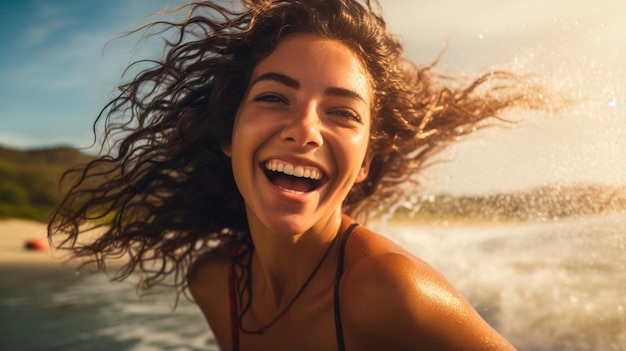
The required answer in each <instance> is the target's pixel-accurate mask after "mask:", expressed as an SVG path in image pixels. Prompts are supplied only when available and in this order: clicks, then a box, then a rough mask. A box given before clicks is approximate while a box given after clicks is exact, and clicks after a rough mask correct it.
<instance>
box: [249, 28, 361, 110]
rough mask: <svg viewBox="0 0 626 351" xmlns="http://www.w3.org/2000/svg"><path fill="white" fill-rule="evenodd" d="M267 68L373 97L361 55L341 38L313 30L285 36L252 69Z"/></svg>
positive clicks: (260, 71) (261, 70)
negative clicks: (340, 39)
mask: <svg viewBox="0 0 626 351" xmlns="http://www.w3.org/2000/svg"><path fill="white" fill-rule="evenodd" d="M267 72H276V73H281V74H285V75H288V76H290V77H292V78H294V79H296V80H298V81H299V82H300V83H301V84H304V85H306V84H307V83H310V84H320V85H325V86H336V87H340V88H347V89H350V90H355V91H357V92H358V93H359V94H361V95H362V96H363V97H365V98H367V100H368V102H371V99H372V85H371V84H370V75H369V73H368V71H367V69H366V68H365V65H364V64H363V62H362V60H361V58H360V57H359V56H358V55H357V54H355V52H354V51H353V50H352V49H351V48H350V47H348V46H347V45H346V44H344V43H342V42H341V41H338V40H334V39H327V38H322V37H319V36H316V35H313V34H293V35H290V36H287V37H285V38H284V39H283V40H282V41H281V42H280V43H279V44H278V45H277V46H276V48H275V49H274V51H272V52H271V53H270V54H269V55H268V56H267V57H265V58H264V59H262V60H261V61H259V63H258V64H257V66H256V67H255V69H254V71H253V73H252V77H251V78H252V79H251V81H253V80H254V79H255V78H256V77H258V76H260V75H262V74H265V73H267Z"/></svg>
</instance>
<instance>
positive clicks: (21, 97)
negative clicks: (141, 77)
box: [0, 0, 626, 189]
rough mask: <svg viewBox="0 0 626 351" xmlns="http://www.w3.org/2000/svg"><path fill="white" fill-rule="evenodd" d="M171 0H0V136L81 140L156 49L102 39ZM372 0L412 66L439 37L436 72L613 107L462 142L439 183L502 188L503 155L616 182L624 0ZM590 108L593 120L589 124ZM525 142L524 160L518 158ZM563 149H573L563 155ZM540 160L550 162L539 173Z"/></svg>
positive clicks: (25, 140) (429, 56)
mask: <svg viewBox="0 0 626 351" xmlns="http://www.w3.org/2000/svg"><path fill="white" fill-rule="evenodd" d="M181 2H182V0H175V1H174V2H172V1H169V0H107V1H93V0H23V1H2V2H0V33H1V34H0V47H1V48H2V50H1V53H0V145H5V146H10V147H17V148H36V147H47V146H54V145H71V146H76V147H85V146H88V145H89V144H90V142H91V125H92V123H93V121H94V119H95V117H96V116H97V114H98V112H99V111H100V109H101V108H102V107H103V106H104V105H105V104H106V102H107V101H108V99H109V98H110V97H111V96H112V92H113V91H114V88H115V85H116V83H118V82H119V79H120V77H121V74H122V72H123V70H124V68H125V67H126V66H127V65H128V64H129V63H130V62H132V61H135V60H138V59H141V58H144V57H145V56H148V57H151V56H154V55H155V54H157V53H158V52H159V50H158V48H159V46H160V43H159V42H158V41H156V42H148V43H147V44H143V45H140V46H135V43H136V42H137V40H138V39H139V38H140V37H138V36H133V37H130V38H125V39H120V40H112V39H114V38H116V37H117V36H119V35H120V34H122V33H123V32H124V31H127V30H131V29H134V28H136V27H138V26H140V25H141V24H144V23H147V22H149V21H150V20H153V19H154V17H151V18H147V17H146V16H148V15H150V14H152V13H154V12H156V11H159V10H163V9H166V8H167V7H168V6H169V7H170V8H171V7H175V6H176V5H177V4H180V3H181ZM381 3H382V7H383V10H384V12H385V14H386V17H387V20H388V22H389V24H390V26H391V28H392V29H393V30H394V31H395V32H397V33H398V34H399V35H400V36H401V38H402V40H403V42H404V43H405V44H406V50H407V53H408V54H409V55H410V56H411V57H412V58H414V59H415V60H417V62H418V63H421V64H427V63H430V62H431V61H432V60H433V59H434V58H435V57H436V56H437V54H438V53H439V52H440V51H441V49H442V48H443V46H444V44H445V43H448V49H447V51H446V54H445V56H444V60H443V62H442V65H441V68H442V69H446V70H449V71H451V72H455V73H462V74H471V73H475V72H478V71H484V70H486V69H488V68H490V67H492V66H497V67H503V68H514V69H516V70H520V71H522V72H535V71H537V72H539V73H542V74H543V73H545V74H546V76H547V77H550V78H551V79H554V85H556V86H566V88H568V89H570V90H575V89H580V91H581V93H580V95H581V96H587V95H589V96H591V95H593V99H594V101H597V102H598V104H599V106H604V107H606V106H607V105H610V104H611V103H613V104H614V105H615V104H618V106H613V108H612V109H611V110H606V111H605V110H601V111H600V110H598V107H597V106H595V105H594V106H595V107H594V106H587V107H585V108H583V109H579V111H578V113H577V114H572V116H568V117H567V118H561V119H551V120H543V121H541V122H539V121H535V123H533V124H531V126H530V127H526V128H519V130H517V131H514V132H507V133H502V132H501V131H500V132H495V134H492V135H491V134H487V135H486V136H484V137H482V138H478V139H476V140H475V141H472V142H467V143H466V144H464V146H462V147H460V148H459V150H458V151H457V153H455V154H454V155H453V156H451V157H457V156H458V158H459V159H461V160H462V161H460V162H455V163H453V164H451V165H450V166H448V167H449V168H448V169H446V170H444V171H442V172H444V173H445V174H454V175H456V176H452V177H451V176H446V177H443V178H444V180H443V181H441V180H440V183H445V184H446V185H445V186H448V187H451V188H454V187H459V188H463V187H465V188H469V187H472V188H474V189H480V188H481V187H480V186H478V185H477V184H480V183H481V182H482V183H484V184H485V186H487V187H488V186H492V187H493V184H494V180H492V179H489V177H485V174H490V173H496V177H497V180H498V181H499V183H503V181H502V180H503V179H508V183H507V184H508V186H511V185H512V184H514V183H515V184H517V183H519V182H521V181H522V179H520V178H519V176H517V177H516V174H518V173H520V172H519V171H517V172H513V173H512V172H509V173H507V171H506V170H505V169H506V168H507V167H508V168H510V163H508V162H509V161H508V160H510V159H511V157H514V158H515V159H516V162H517V166H516V167H517V168H518V169H521V170H522V173H524V170H525V171H526V173H532V174H539V176H537V177H536V179H535V182H541V181H543V180H542V179H544V180H545V179H546V178H550V177H557V176H558V177H562V176H565V177H570V178H575V177H579V178H581V177H582V178H581V179H582V180H586V179H596V178H602V177H605V178H606V177H607V176H606V174H611V176H610V179H609V181H610V182H614V181H619V182H625V183H626V168H624V167H623V166H619V163H620V162H622V161H624V163H623V164H626V156H624V154H625V153H626V152H625V151H623V149H624V148H626V141H625V140H626V132H624V130H626V122H625V121H626V119H625V118H624V113H623V112H622V113H617V112H615V111H617V110H618V108H619V107H620V106H621V105H619V104H622V105H623V102H624V95H626V87H625V86H624V81H625V80H626V79H624V76H626V73H624V72H626V69H625V64H624V63H623V61H624V59H623V58H624V57H626V55H625V54H626V1H623V0H597V1H593V2H589V1H583V0H574V1H572V0H525V1H519V0H474V1H464V0H438V1H421V0H381ZM604 107H603V108H604ZM622 107H623V106H622ZM622 110H623V108H622ZM606 112H608V113H606ZM591 115H593V116H595V115H602V116H605V117H603V118H597V117H594V118H596V119H594V120H592V121H591V122H590V120H589V118H588V117H589V116H591ZM590 126H592V127H593V128H590ZM594 130H595V132H591V131H594ZM607 130H608V131H609V132H607ZM607 140H608V141H610V140H614V141H613V142H607ZM581 145H586V146H585V147H581ZM529 150H531V151H532V152H530V154H532V153H535V154H534V155H533V156H534V157H529V156H528V155H529ZM486 154H488V155H489V156H488V157H487V156H485V155H486ZM573 154H576V155H577V156H576V158H574V157H573V156H568V155H573ZM598 155H602V156H601V157H600V160H599V158H598ZM603 157H604V158H606V159H603ZM494 164H495V165H496V166H494ZM590 164H591V167H589V165H590ZM490 167H491V168H490ZM493 167H499V168H498V169H497V170H494V169H493ZM524 167H525V168H524ZM546 168H553V169H556V170H553V171H550V172H547V173H546V171H545V169H546ZM615 169H618V171H615ZM496 171H497V172H496ZM542 172H543V173H546V174H545V175H541V174H543V173H542ZM560 173H563V174H564V175H560ZM459 174H462V175H463V176H459ZM594 177H595V178H594Z"/></svg>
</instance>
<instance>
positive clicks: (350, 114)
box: [330, 109, 363, 123]
mask: <svg viewBox="0 0 626 351" xmlns="http://www.w3.org/2000/svg"><path fill="white" fill-rule="evenodd" d="M330 114H333V115H337V116H340V117H343V118H346V119H350V120H353V121H355V122H358V123H363V121H362V120H361V116H359V115H358V114H357V113H356V112H354V111H352V110H350V109H341V110H333V111H331V112H330Z"/></svg>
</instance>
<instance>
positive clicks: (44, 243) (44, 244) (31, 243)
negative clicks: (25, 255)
mask: <svg viewBox="0 0 626 351" xmlns="http://www.w3.org/2000/svg"><path fill="white" fill-rule="evenodd" d="M24 248H25V249H26V250H36V251H48V250H50V245H48V239H46V238H38V239H30V240H27V241H26V245H24Z"/></svg>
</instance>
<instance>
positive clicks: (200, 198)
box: [49, 0, 536, 350]
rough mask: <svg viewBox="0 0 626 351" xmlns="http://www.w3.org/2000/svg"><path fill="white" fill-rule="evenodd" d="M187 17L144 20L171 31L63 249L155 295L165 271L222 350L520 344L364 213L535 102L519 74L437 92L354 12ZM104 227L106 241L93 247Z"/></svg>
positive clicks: (68, 212) (380, 30)
mask: <svg viewBox="0 0 626 351" xmlns="http://www.w3.org/2000/svg"><path fill="white" fill-rule="evenodd" d="M189 6H190V7H191V9H190V12H189V15H188V17H187V18H186V19H185V20H184V21H183V22H181V23H174V22H158V23H154V24H152V26H159V25H163V26H166V28H168V29H174V30H178V33H179V35H178V36H177V38H178V39H177V40H175V41H173V42H170V43H169V44H168V45H169V46H168V48H167V51H166V52H167V56H166V57H165V59H164V60H163V61H162V62H157V63H156V64H155V65H154V66H153V67H152V68H150V69H148V70H146V71H143V72H142V73H140V74H139V75H138V76H137V77H135V78H134V79H133V80H132V81H131V82H130V83H128V84H125V85H123V86H122V87H121V93H120V95H119V96H118V97H117V98H116V99H114V100H113V101H112V102H111V103H110V104H109V105H108V106H107V108H105V109H104V110H103V114H104V115H105V116H106V121H105V133H104V135H103V137H104V138H103V145H107V146H108V145H111V144H112V145H113V146H114V148H112V151H110V152H109V154H108V155H107V154H104V153H103V155H102V156H100V157H98V158H97V159H95V160H94V161H93V162H91V163H90V164H88V165H87V166H86V167H84V168H82V169H79V170H75V171H74V172H78V175H79V176H78V180H77V181H75V183H74V185H73V186H72V187H71V188H70V190H69V191H68V193H67V196H66V197H65V199H64V201H63V203H62V204H61V205H60V206H59V208H58V210H57V212H56V213H55V215H54V217H53V219H52V221H51V224H50V228H49V232H50V235H51V236H54V235H59V236H61V237H62V238H63V240H62V242H61V243H60V244H59V246H61V247H69V248H71V249H72V250H73V251H74V254H75V255H76V256H77V257H88V258H92V259H93V260H94V261H95V262H96V263H97V264H98V265H99V267H100V268H101V269H106V263H107V262H108V261H109V258H115V257H119V256H122V255H126V256H127V257H128V261H127V263H126V264H125V265H124V266H123V270H122V271H121V272H119V276H118V278H120V279H123V278H125V277H127V276H128V275H130V274H131V273H133V272H138V273H141V274H142V276H143V277H144V280H143V281H142V282H141V286H142V287H144V288H149V287H151V286H153V285H156V284H162V283H163V280H164V279H166V278H167V279H169V277H173V279H174V281H173V285H174V286H175V287H176V288H177V289H178V291H185V290H186V289H187V288H188V289H189V291H190V292H191V294H192V296H193V298H194V300H195V301H196V302H197V304H198V306H199V307H200V309H201V310H202V312H203V313H204V315H205V317H206V319H207V321H208V323H209V325H210V328H211V330H212V331H213V332H214V334H215V337H216V339H217V342H218V344H219V345H220V347H221V348H222V349H224V350H238V349H241V350H281V349H288V350H291V349H297V350H300V349H304V350H306V349H310V350H333V349H338V350H344V349H350V350H404V349H406V350H510V349H513V347H512V346H511V345H510V344H509V343H508V342H506V340H504V339H503V338H502V337H501V336H500V335H498V334H497V333H496V332H495V331H494V330H493V329H492V328H491V327H490V326H489V325H488V324H487V323H486V322H485V321H483V320H482V318H481V317H480V316H479V315H478V314H477V313H476V311H475V310H474V309H473V308H472V307H471V306H470V305H469V304H468V302H467V301H466V300H465V299H463V298H462V297H461V296H460V294H459V293H458V292H457V291H456V290H455V289H454V288H453V287H451V286H450V284H449V283H447V282H446V281H445V280H444V279H443V278H442V277H441V276H440V275H439V274H437V273H436V272H435V271H434V270H433V269H432V268H431V267H429V266H428V265H427V264H426V263H424V262H423V261H421V260H419V259H418V258H416V257H414V256H413V255H411V254H410V253H408V252H407V251H405V250H404V249H402V248H401V247H399V246H398V245H397V244H395V243H393V242H391V241H389V240H387V239H385V238H383V237H382V236H380V235H379V234H377V233H374V232H372V231H370V230H369V229H367V228H366V227H365V226H362V225H359V224H357V222H356V221H355V219H353V218H358V219H359V220H360V221H361V222H364V221H365V220H366V218H367V216H368V215H372V214H375V213H376V212H377V211H384V210H385V208H388V207H389V206H390V205H392V204H394V203H395V202H397V201H401V200H404V198H403V197H404V196H408V195H410V194H408V193H407V191H406V189H407V187H414V186H417V185H419V184H418V175H419V171H420V170H422V169H423V168H424V167H425V166H427V161H428V160H431V159H432V156H433V155H434V154H436V152H437V151H438V150H440V149H442V148H444V147H445V146H447V145H448V144H449V143H450V142H452V141H453V140H455V138H458V137H459V136H462V135H465V134H467V133H470V132H471V131H472V130H473V129H474V128H476V127H477V126H480V125H482V124H479V122H481V121H483V120H485V119H486V118H489V117H496V116H497V113H498V112H500V111H502V110H503V109H504V108H508V107H512V106H515V105H528V104H529V103H536V101H534V100H533V98H532V97H531V95H529V94H527V91H524V90H523V89H522V88H519V84H518V79H517V78H516V77H515V76H513V75H510V74H507V73H497V72H496V73H490V74H488V75H486V76H484V77H481V78H479V79H477V80H476V81H475V82H472V83H471V84H470V85H469V87H468V88H466V89H459V90H454V89H451V88H449V87H446V86H445V85H443V84H442V82H441V79H438V78H437V77H436V76H435V75H433V74H431V73H430V70H429V68H426V69H421V70H420V69H417V68H416V67H415V66H414V65H413V64H411V63H410V62H408V61H407V60H406V59H405V58H404V57H403V56H402V47H401V45H400V44H399V43H398V41H397V39H396V38H395V37H394V36H393V35H391V34H390V33H389V32H388V31H387V28H386V25H385V22H384V20H383V18H382V17H381V16H380V15H379V14H378V13H377V12H376V11H375V10H374V9H372V7H371V6H370V5H369V4H366V5H361V4H359V3H358V2H357V1H353V0H316V1H296V0H293V1H261V0H247V1H243V3H242V4H237V5H236V4H231V5H230V6H229V8H223V7H220V6H218V5H217V4H214V3H211V2H203V3H199V4H192V5H189ZM68 174H69V175H71V174H74V173H73V172H70V173H68ZM66 179H71V177H66ZM74 179H75V178H74ZM94 219H97V221H93V220H94ZM94 222H95V223H98V225H97V227H104V228H105V229H104V234H103V235H101V236H98V237H97V238H96V239H95V240H93V241H91V242H89V241H87V242H86V243H84V241H85V240H82V239H81V238H82V237H83V236H84V235H81V234H82V233H84V232H85V231H87V230H88V229H85V228H87V227H86V226H84V225H83V224H85V223H94ZM89 228H93V226H90V227H89ZM77 242H78V243H80V244H77Z"/></svg>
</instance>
